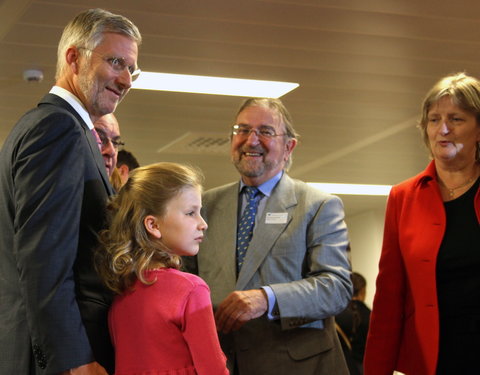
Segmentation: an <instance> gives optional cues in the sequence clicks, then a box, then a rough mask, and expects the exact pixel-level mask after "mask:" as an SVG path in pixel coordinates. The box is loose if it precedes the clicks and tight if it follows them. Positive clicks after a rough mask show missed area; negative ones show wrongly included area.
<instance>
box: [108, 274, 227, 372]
mask: <svg viewBox="0 0 480 375" xmlns="http://www.w3.org/2000/svg"><path fill="white" fill-rule="evenodd" d="M146 276H147V279H148V280H149V279H151V278H153V279H154V278H156V279H157V281H156V282H155V283H154V284H152V285H144V284H142V283H141V282H139V281H138V280H137V282H136V283H135V285H134V291H133V292H129V293H126V294H124V295H122V296H118V297H116V299H115V300H114V302H113V305H112V307H111V310H110V313H109V326H110V333H111V336H112V340H113V344H114V346H115V367H116V372H115V374H116V375H147V374H148V375H194V374H197V375H217V374H218V375H228V370H227V369H226V366H225V362H226V359H225V355H224V354H223V352H222V350H221V348H220V344H219V342H218V336H217V332H216V330H215V322H214V318H213V311H212V305H211V302H210V290H209V288H208V286H207V284H206V283H205V282H204V281H203V280H202V279H201V278H199V277H198V276H195V275H192V274H189V273H184V272H181V271H177V270H174V269H160V270H153V271H148V272H147V274H146Z"/></svg>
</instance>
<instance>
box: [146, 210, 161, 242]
mask: <svg viewBox="0 0 480 375" xmlns="http://www.w3.org/2000/svg"><path fill="white" fill-rule="evenodd" d="M143 225H144V226H145V229H146V230H147V232H148V233H150V234H151V235H152V236H153V237H154V238H157V239H160V238H162V234H161V233H160V228H159V226H158V219H157V218H156V217H155V216H153V215H148V216H146V217H145V219H143Z"/></svg>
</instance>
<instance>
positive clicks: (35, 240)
mask: <svg viewBox="0 0 480 375" xmlns="http://www.w3.org/2000/svg"><path fill="white" fill-rule="evenodd" d="M0 189H1V194H0V231H1V236H0V353H1V355H0V374H1V375H7V374H8V375H11V374H22V375H25V374H42V375H43V374H54V373H58V372H60V371H63V370H66V369H69V368H74V367H78V366H80V365H82V364H85V363H88V362H91V361H93V360H94V359H96V360H97V361H99V362H100V363H101V364H102V365H103V366H105V367H107V368H108V369H110V371H112V370H113V350H112V347H111V344H110V340H109V336H108V327H107V311H108V307H109V305H110V302H111V294H110V293H109V292H107V291H106V290H105V288H104V287H103V286H102V283H101V282H100V280H99V278H98V277H97V275H96V273H95V270H94V268H93V264H92V251H93V248H94V247H95V246H96V243H97V238H96V234H97V232H98V231H99V230H100V229H101V228H102V225H103V208H104V207H105V204H106V200H107V198H108V195H109V194H111V193H112V190H111V187H110V184H109V182H108V176H107V175H106V170H105V165H104V163H103V160H102V157H101V155H100V152H99V150H98V146H97V144H96V142H95V140H94V139H93V136H92V133H91V131H90V130H89V129H88V127H87V125H86V124H85V123H84V122H83V120H82V119H81V117H80V116H79V115H78V114H77V113H76V112H75V111H74V110H73V108H71V107H70V105H69V104H68V103H67V102H65V101H64V100H63V99H61V98H60V97H58V96H56V95H52V94H48V95H46V96H45V97H44V98H43V100H42V101H41V102H40V104H39V106H38V107H37V108H35V109H33V110H31V111H30V112H28V113H27V114H25V115H24V116H23V117H22V118H21V119H20V121H19V122H18V123H17V124H16V125H15V127H14V128H13V130H12V132H11V133H10V135H9V137H8V138H7V140H6V141H5V144H4V145H3V147H2V150H1V153H0Z"/></svg>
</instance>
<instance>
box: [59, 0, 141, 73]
mask: <svg viewBox="0 0 480 375" xmlns="http://www.w3.org/2000/svg"><path fill="white" fill-rule="evenodd" d="M104 33H117V34H122V35H125V36H128V37H130V38H132V39H133V40H134V41H135V42H136V43H137V45H140V44H141V43H142V36H141V34H140V31H139V30H138V28H137V26H135V25H134V24H133V23H132V22H131V21H130V20H129V19H127V18H125V17H124V16H121V15H118V14H113V13H110V12H108V11H106V10H103V9H99V8H97V9H89V10H87V11H85V12H82V13H80V14H78V15H77V16H76V17H75V18H74V19H73V20H72V21H70V22H69V23H68V25H67V26H65V29H64V30H63V33H62V37H61V38H60V42H59V43H58V51H57V72H56V74H55V79H56V80H58V79H59V78H60V77H62V76H63V75H64V74H65V71H66V69H67V62H66V60H65V54H66V52H67V49H68V48H70V47H71V46H75V47H77V48H84V49H86V50H93V49H95V47H97V46H98V45H99V44H100V43H101V41H102V40H103V36H104Z"/></svg>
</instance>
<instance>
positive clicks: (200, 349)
mask: <svg viewBox="0 0 480 375" xmlns="http://www.w3.org/2000/svg"><path fill="white" fill-rule="evenodd" d="M184 317H185V318H184V319H185V323H184V324H185V330H184V333H183V334H184V337H185V341H186V342H187V344H188V347H189V349H190V354H191V355H192V359H193V363H194V366H195V370H196V372H197V374H198V375H228V373H229V372H228V370H227V368H226V358H225V355H224V354H223V352H222V349H221V348H220V343H219V341H218V335H217V331H216V329H215V321H214V318H213V310H212V304H211V302H210V292H209V290H208V287H207V286H206V285H197V286H195V288H194V289H193V290H192V292H191V293H190V295H189V297H188V301H187V303H186V306H185V313H184Z"/></svg>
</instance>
